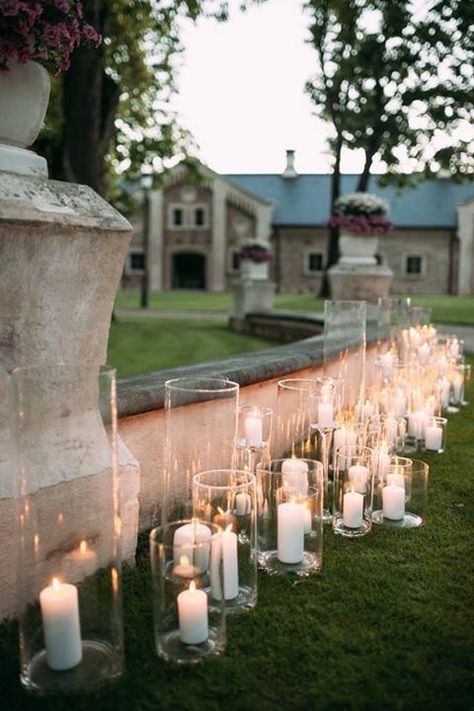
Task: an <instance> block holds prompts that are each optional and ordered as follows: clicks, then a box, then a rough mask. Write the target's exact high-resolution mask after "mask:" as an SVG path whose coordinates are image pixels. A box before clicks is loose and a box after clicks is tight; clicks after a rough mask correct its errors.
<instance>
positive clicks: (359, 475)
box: [349, 464, 369, 494]
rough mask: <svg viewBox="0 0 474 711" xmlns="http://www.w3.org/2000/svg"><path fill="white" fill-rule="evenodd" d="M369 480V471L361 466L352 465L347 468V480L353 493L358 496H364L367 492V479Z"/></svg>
mask: <svg viewBox="0 0 474 711" xmlns="http://www.w3.org/2000/svg"><path fill="white" fill-rule="evenodd" d="M368 478H369V470H368V469H367V467H364V466H362V464H354V465H353V466H352V467H349V479H350V481H351V484H352V486H353V489H354V491H356V492H357V493H358V494H365V492H366V491H367V479H368Z"/></svg>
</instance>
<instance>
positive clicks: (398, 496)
mask: <svg viewBox="0 0 474 711" xmlns="http://www.w3.org/2000/svg"><path fill="white" fill-rule="evenodd" d="M428 475H429V466H428V464H426V463H425V462H422V461H420V460H418V459H407V458H405V457H392V458H391V462H390V464H388V465H387V466H386V468H385V469H384V471H382V472H379V475H378V477H377V482H376V485H374V510H373V514H372V518H373V521H374V523H376V524H379V525H382V526H387V527H389V528H417V527H418V526H421V525H423V523H424V522H425V519H426V502H427V493H428Z"/></svg>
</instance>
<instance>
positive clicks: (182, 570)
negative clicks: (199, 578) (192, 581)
mask: <svg viewBox="0 0 474 711" xmlns="http://www.w3.org/2000/svg"><path fill="white" fill-rule="evenodd" d="M199 572H200V571H199V570H198V568H196V567H195V566H194V565H191V563H190V562H189V558H188V557H187V556H185V555H182V556H181V558H180V559H179V565H175V566H174V568H173V575H176V576H177V577H179V578H194V577H195V576H196V575H199Z"/></svg>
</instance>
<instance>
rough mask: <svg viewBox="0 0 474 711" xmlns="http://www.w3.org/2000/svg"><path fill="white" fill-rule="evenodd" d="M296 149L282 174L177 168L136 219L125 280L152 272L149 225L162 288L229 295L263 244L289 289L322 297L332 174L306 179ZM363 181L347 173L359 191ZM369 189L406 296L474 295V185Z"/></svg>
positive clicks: (383, 259) (396, 284)
mask: <svg viewBox="0 0 474 711" xmlns="http://www.w3.org/2000/svg"><path fill="white" fill-rule="evenodd" d="M293 158H294V156H293V152H292V151H288V155H287V166H286V169H285V171H284V172H283V173H282V174H280V175H274V174H263V173H262V174H251V175H250V174H249V175H219V174H217V173H215V172H213V171H212V170H211V169H209V168H208V167H207V166H204V165H199V166H198V173H199V175H198V178H199V179H197V180H196V176H193V178H192V179H191V178H190V175H189V172H188V168H187V166H186V165H185V164H180V165H178V166H176V167H175V168H174V169H173V170H171V171H170V173H169V174H168V176H167V179H166V182H165V184H164V186H163V188H162V189H161V190H152V191H151V192H150V193H149V194H148V201H147V205H148V210H147V216H146V219H145V220H143V214H144V211H143V210H141V211H139V212H140V214H137V215H136V216H135V218H134V219H133V220H132V221H133V223H134V227H135V236H134V239H133V241H132V244H131V247H130V250H129V255H128V259H127V263H126V267H125V271H124V278H123V284H124V286H125V287H127V286H137V285H138V284H139V282H140V278H141V275H142V273H143V268H144V253H143V225H144V223H145V224H146V225H147V229H148V235H149V242H148V244H149V247H148V250H149V251H148V254H149V264H150V269H149V278H150V288H151V289H152V290H153V291H162V290H168V289H205V290H208V291H225V290H227V289H229V287H230V286H231V285H232V283H233V282H234V281H235V280H236V278H237V277H238V273H239V259H238V252H239V249H240V247H241V245H243V244H245V243H248V242H250V241H258V242H259V243H261V244H265V245H267V246H268V247H269V248H270V249H271V250H272V252H273V254H274V259H273V262H272V265H271V277H272V279H274V280H275V282H276V284H277V289H278V290H279V291H282V292H314V293H315V294H317V293H318V292H319V290H320V288H321V284H322V277H323V273H324V270H325V268H326V260H327V251H328V232H327V227H326V223H327V220H328V218H329V206H330V180H331V176H330V175H320V174H303V175H299V174H298V173H297V172H296V171H295V169H294V167H293V165H294V164H293ZM357 177H358V176H357V175H344V176H343V177H342V191H341V192H342V193H348V192H353V191H354V190H355V189H356V185H357ZM370 191H371V192H374V193H376V194H377V195H380V196H381V197H383V198H384V199H385V200H387V201H388V203H389V204H390V215H389V217H390V219H391V220H392V222H393V223H394V225H395V230H394V232H393V233H392V234H391V235H389V236H385V237H382V238H380V240H379V250H378V260H379V261H380V263H382V264H386V265H387V266H388V267H390V268H391V269H392V270H393V272H394V280H393V283H392V289H391V290H392V292H393V293H399V294H471V293H474V186H473V184H472V182H471V183H462V184H459V183H455V182H453V181H452V180H451V179H450V178H447V177H444V176H442V175H440V176H439V177H437V178H434V179H431V180H426V181H423V182H420V183H419V184H417V185H416V186H415V187H407V188H405V189H404V190H403V191H401V192H399V191H397V189H396V188H394V187H382V186H381V185H379V183H378V179H377V176H372V179H371V185H370Z"/></svg>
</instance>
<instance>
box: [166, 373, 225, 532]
mask: <svg viewBox="0 0 474 711" xmlns="http://www.w3.org/2000/svg"><path fill="white" fill-rule="evenodd" d="M238 396H239V386H238V384H237V383H234V382H231V381H229V380H226V379H224V378H176V379H173V380H168V381H167V382H166V383H165V455H164V460H165V475H164V482H163V496H162V501H161V516H160V520H161V522H162V524H164V523H166V522H169V521H175V520H179V519H181V518H189V517H191V516H192V515H193V497H192V481H193V477H194V475H195V474H197V473H198V472H200V471H203V470H205V469H227V468H231V467H233V466H234V460H235V441H236V433H237V408H238Z"/></svg>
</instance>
